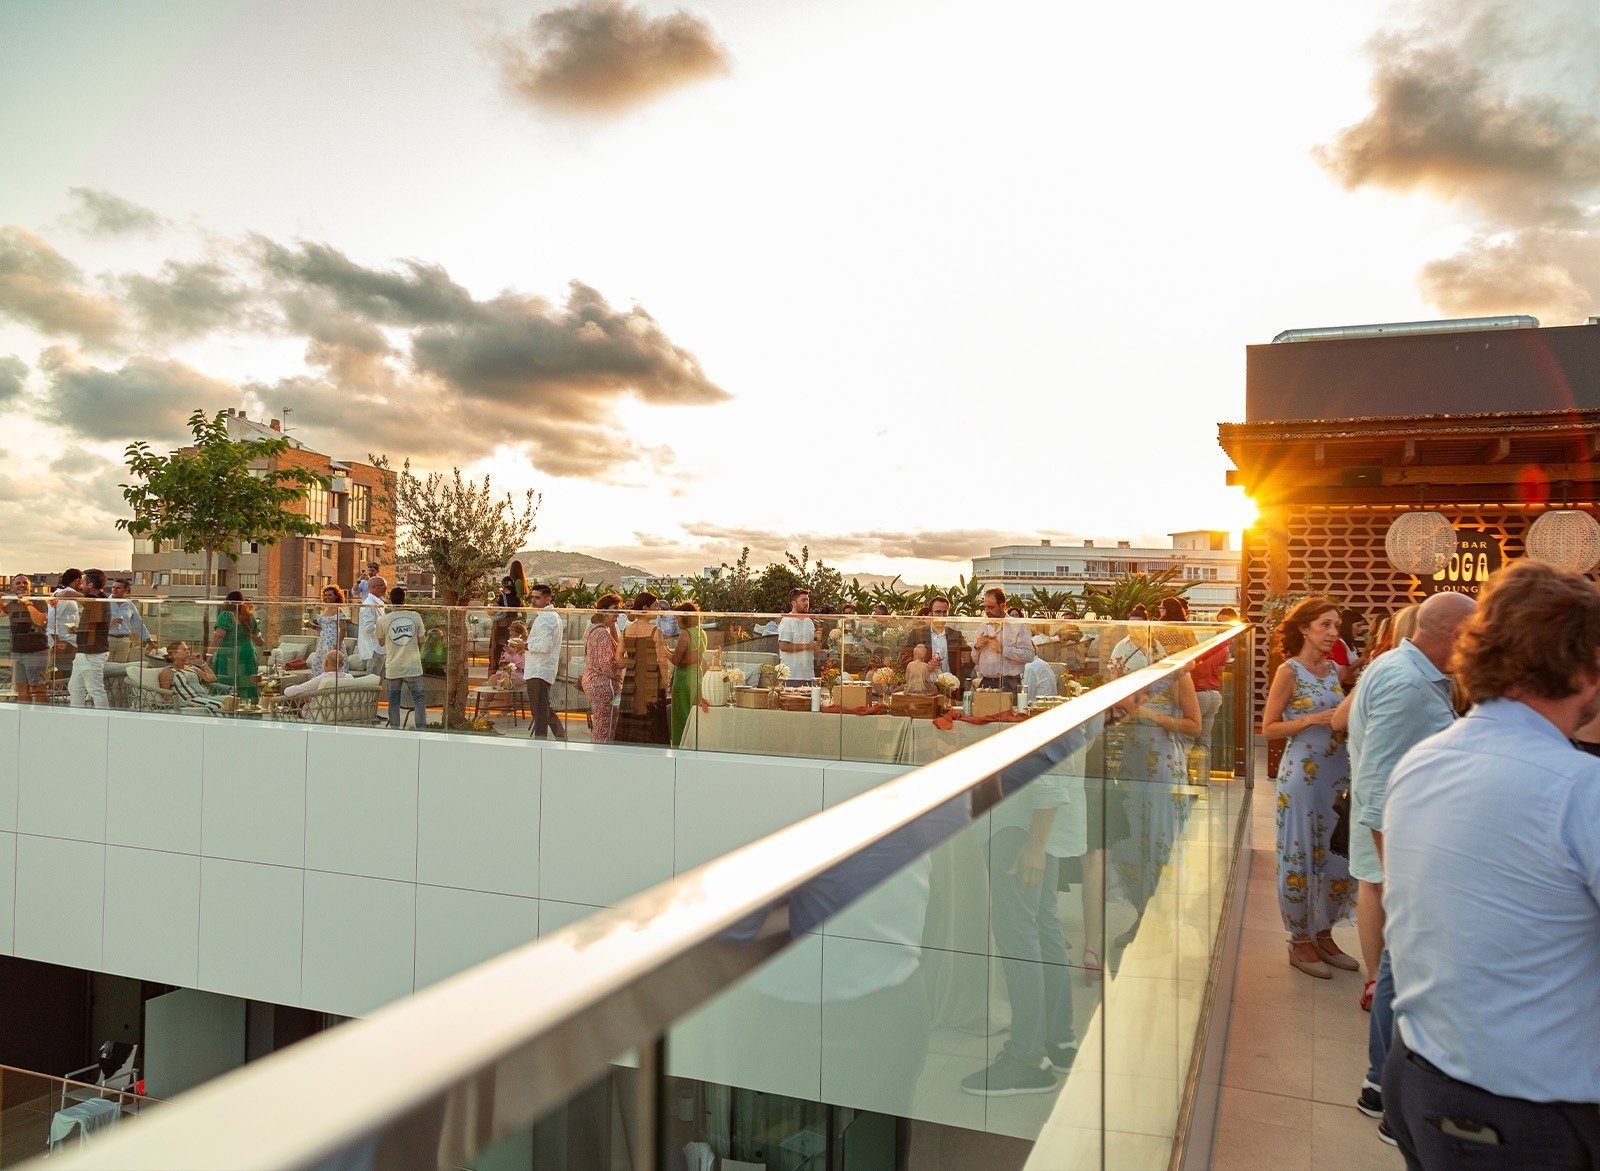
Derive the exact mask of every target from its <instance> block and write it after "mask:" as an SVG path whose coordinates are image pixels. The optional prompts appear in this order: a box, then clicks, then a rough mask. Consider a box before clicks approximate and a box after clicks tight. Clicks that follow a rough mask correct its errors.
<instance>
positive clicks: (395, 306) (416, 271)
mask: <svg viewBox="0 0 1600 1171" xmlns="http://www.w3.org/2000/svg"><path fill="white" fill-rule="evenodd" d="M256 243H257V254H258V256H259V258H260V263H261V266H262V268H263V269H265V270H266V272H267V273H268V274H269V275H270V276H273V277H276V278H278V279H279V280H280V281H281V282H284V284H285V285H286V287H289V288H296V287H299V288H307V289H315V290H321V291H323V292H325V293H326V294H328V296H329V297H331V298H332V300H333V303H334V304H335V305H337V306H338V307H339V308H341V309H343V310H345V311H346V312H349V313H351V314H354V315H355V316H358V317H362V318H366V319H367V320H369V321H377V322H384V323H387V324H391V325H406V326H415V325H432V324H435V323H439V322H447V321H459V320H461V319H462V318H463V317H464V316H466V315H468V314H470V313H471V311H472V309H473V300H472V294H470V293H468V292H467V290H466V289H464V288H462V287H461V286H460V285H458V284H456V282H455V281H453V280H451V279H450V274H449V273H448V272H446V271H445V270H444V269H443V268H442V267H441V266H439V265H436V264H425V263H424V262H422V261H420V260H402V261H401V262H400V270H399V271H384V270H382V269H375V268H367V267H365V266H363V265H360V264H357V263H356V262H355V261H353V260H351V259H350V258H349V257H348V256H346V255H345V254H344V253H343V252H340V251H339V250H338V249H337V248H333V247H330V246H329V245H327V244H316V243H307V242H306V241H303V240H302V241H300V242H298V243H297V244H296V245H295V246H293V247H286V246H284V245H282V244H278V243H276V242H274V241H272V240H267V239H264V238H259V237H258V238H257V241H256Z"/></svg>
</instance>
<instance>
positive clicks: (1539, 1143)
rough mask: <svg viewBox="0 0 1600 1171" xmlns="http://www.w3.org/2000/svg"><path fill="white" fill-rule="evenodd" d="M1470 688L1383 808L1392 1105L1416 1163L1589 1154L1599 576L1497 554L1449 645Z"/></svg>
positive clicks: (1387, 1080) (1597, 1032)
mask: <svg viewBox="0 0 1600 1171" xmlns="http://www.w3.org/2000/svg"><path fill="white" fill-rule="evenodd" d="M1455 666H1456V670H1457V674H1458V676H1459V677H1460V679H1461V682H1462V684H1463V686H1465V688H1466V690H1467V694H1468V697H1469V698H1470V699H1471V700H1472V702H1473V703H1474V704H1475V705H1476V706H1475V707H1474V708H1473V710H1472V711H1471V713H1470V714H1468V715H1467V717H1466V718H1465V719H1462V720H1458V721H1456V723H1455V724H1454V725H1452V726H1451V727H1450V728H1448V729H1447V730H1445V731H1443V732H1440V733H1439V734H1438V735H1436V736H1432V737H1430V738H1429V739H1427V740H1425V741H1423V743H1421V744H1419V745H1418V746H1417V747H1416V748H1413V749H1412V750H1411V751H1410V752H1408V753H1407V754H1406V755H1405V757H1404V758H1403V759H1402V760H1401V762H1400V764H1399V766H1398V767H1397V768H1396V769H1395V771H1394V774H1393V776H1392V777H1391V778H1390V782H1389V795H1388V801H1387V804H1386V806H1385V808H1384V837H1383V858H1384V872H1385V879H1386V882H1385V888H1384V907H1385V910H1386V911H1387V912H1388V924H1387V935H1388V943H1389V951H1390V954H1391V958H1392V962H1393V969H1394V983H1395V999H1394V1010H1395V1035H1394V1043H1393V1046H1392V1048H1391V1049H1390V1051H1389V1059H1388V1062H1387V1064H1386V1065H1385V1066H1384V1076H1383V1098H1384V1122H1385V1123H1386V1124H1387V1126H1388V1128H1389V1129H1390V1130H1391V1131H1392V1132H1393V1134H1394V1136H1395V1138H1396V1140H1397V1141H1398V1143H1399V1146H1400V1149H1401V1151H1402V1152H1403V1153H1404V1154H1405V1157H1406V1164H1407V1166H1408V1167H1410V1168H1428V1169H1430V1171H1431V1169H1433V1168H1454V1167H1529V1168H1531V1167H1557V1166H1559V1167H1591V1168H1592V1167H1597V1166H1600V1110H1597V1109H1596V1105H1597V1104H1600V759H1597V758H1595V757H1592V756H1589V755H1588V754H1587V753H1582V752H1578V751H1576V750H1575V749H1573V747H1572V746H1571V744H1570V743H1568V737H1570V736H1571V735H1572V733H1573V731H1574V730H1575V729H1576V728H1578V727H1579V726H1580V725H1581V724H1583V723H1585V722H1587V721H1588V720H1589V719H1591V718H1593V717H1594V716H1595V715H1596V714H1600V592H1597V591H1596V589H1595V586H1594V584H1593V583H1592V582H1590V581H1588V580H1587V579H1586V578H1583V577H1581V576H1579V575H1577V574H1572V573H1565V572H1562V571H1560V570H1557V569H1554V568H1552V567H1551V566H1549V565H1545V564H1543V563H1541V562H1537V561H1520V562H1516V563H1515V564H1513V565H1511V566H1510V567H1508V568H1506V569H1503V570H1501V571H1499V572H1498V573H1496V574H1495V575H1494V577H1492V578H1491V579H1490V580H1489V583H1488V585H1487V587H1486V588H1485V591H1484V594H1483V598H1482V601H1481V605H1480V608H1479V610H1478V612H1477V614H1476V615H1475V616H1474V617H1473V618H1472V620H1471V621H1470V622H1468V623H1467V625H1466V627H1465V628H1464V630H1463V631H1462V633H1461V637H1460V640H1459V642H1458V644H1457V648H1456V659H1455Z"/></svg>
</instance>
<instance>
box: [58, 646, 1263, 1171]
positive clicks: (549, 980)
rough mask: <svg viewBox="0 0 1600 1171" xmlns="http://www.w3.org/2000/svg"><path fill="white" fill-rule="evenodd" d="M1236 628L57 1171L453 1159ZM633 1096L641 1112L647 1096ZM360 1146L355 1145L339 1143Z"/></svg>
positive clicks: (721, 982) (643, 1043) (305, 1050)
mask: <svg viewBox="0 0 1600 1171" xmlns="http://www.w3.org/2000/svg"><path fill="white" fill-rule="evenodd" d="M1246 630H1248V627H1247V626H1245V625H1243V624H1235V625H1233V626H1231V627H1229V628H1228V629H1227V630H1226V631H1225V632H1224V633H1222V634H1219V635H1217V636H1215V637H1213V638H1211V639H1208V640H1206V641H1205V642H1202V643H1200V644H1198V645H1196V646H1194V647H1192V648H1189V649H1187V650H1185V651H1181V652H1179V653H1177V654H1174V655H1172V656H1170V657H1169V658H1167V659H1164V660H1162V662H1161V663H1159V664H1157V665H1153V666H1150V667H1145V668H1143V669H1141V670H1138V671H1134V672H1131V673H1129V674H1128V675H1125V676H1123V677H1122V678H1120V679H1116V680H1113V681H1111V682H1109V683H1106V684H1103V685H1101V686H1100V687H1097V688H1095V689H1094V690H1093V691H1091V692H1089V693H1086V694H1085V695H1082V696H1079V697H1077V698H1075V699H1070V700H1067V701H1066V702H1064V703H1062V704H1061V705H1060V706H1059V707H1057V708H1055V709H1054V710H1051V711H1048V712H1043V713H1041V714H1039V715H1037V716H1035V717H1033V718H1032V719H1029V720H1026V721H1024V722H1022V723H1019V724H1016V725H1015V726H1013V727H1010V728H1007V729H1005V730H1004V731H1002V732H1000V733H999V734H997V735H994V736H991V737H988V738H987V739H984V740H980V741H978V742H977V743H975V744H972V745H969V746H968V747H966V748H963V749H961V750H959V751H958V752H954V753H952V754H951V755H949V756H947V757H944V758H942V759H940V760H937V761H934V762H933V763H931V764H927V765H924V766H922V767H920V768H917V769H914V770H912V771H911V772H909V773H907V774H905V775H904V776H901V777H898V778H896V779H894V780H892V781H888V782H886V783H884V784H883V785H880V786H878V787H877V788H874V789H872V790H870V791H868V792H866V793H863V794H861V795H860V796H857V797H854V798H852V799H851V800H849V801H846V802H843V803H841V804H839V805H837V806H834V807H833V808H831V809H826V810H824V811H823V812H821V813H818V814H816V815H814V816H812V817H809V818H807V819H805V820H804V821H801V822H798V823H796V824H794V825H791V826H789V827H787V828H785V829H782V830H779V831H778V832H777V833H774V834H771V835H769V836H768V837H765V838H762V839H760V840H759V841H756V842H753V843H751V844H750V845H747V846H743V847H741V848H739V849H737V850H733V851H732V852H730V853H728V854H726V855H724V856H722V857H720V858H717V859H715V860H713V861H711V862H707V863H705V864H704V865H702V866H699V867H697V868H696V869H694V870H691V871H689V872H688V873H687V874H684V875H682V876H680V877H678V878H676V879H673V880H671V881H669V882H665V883H662V884H661V885H659V886H656V887H654V888H652V889H650V890H647V891H645V892H643V893H641V894H638V895H635V896H633V897H632V898H630V899H627V900H626V901H624V902H622V903H620V904H619V905H617V906H616V907H614V908H612V909H610V910H604V911H597V912H596V913H595V914H593V915H591V916H589V917H587V918H585V919H581V920H579V921H578V922H577V923H574V924H573V925H572V926H570V927H567V928H565V929H564V930H562V931H560V932H558V933H556V934H555V935H553V936H551V937H549V938H547V939H542V940H539V941H537V942H535V943H530V944H526V945H524V946H522V947H519V948H517V949H515V950H514V951H511V952H507V953H506V954H504V955H502V956H499V957H497V958H495V959H492V960H489V961H487V962H485V963H482V964H480V965H478V966H477V967H475V968H472V969H469V970H468V971H466V972H462V973H460V974H459V975H457V976H455V977H452V978H451V979H449V980H446V981H444V982H442V983H440V984H437V985H435V986H433V987H432V988H429V989H427V990H426V991H424V992H420V993H418V994H416V995H415V996H413V997H411V998H409V999H407V1000H403V1001H399V1002H397V1003H395V1004H393V1005H390V1006H389V1007H387V1008H384V1009H382V1010H380V1011H379V1012H377V1013H376V1014H374V1015H373V1016H372V1017H371V1018H369V1019H367V1020H365V1021H358V1022H351V1023H349V1024H347V1025H343V1026H341V1027H339V1028H338V1029H334V1030H331V1031H329V1032H327V1033H323V1034H320V1035H319V1036H317V1037H314V1038H312V1039H310V1040H307V1041H303V1042H301V1043H300V1044H297V1045H295V1046H294V1047H293V1048H291V1049H288V1050H285V1051H283V1052H281V1053H277V1054H274V1055H272V1056H270V1057H267V1058H265V1059H263V1060H261V1061H258V1062H255V1063H252V1064H251V1065H249V1066H247V1067H245V1068H243V1069H240V1070H237V1071H235V1072H233V1073H230V1074H228V1075H226V1076H224V1077H222V1078H219V1079H217V1080H216V1081H214V1082H211V1083H208V1084H207V1085H204V1086H201V1087H199V1088H198V1089H195V1090H193V1091H190V1092H189V1093H187V1094H184V1095H183V1096H182V1097H180V1098H178V1099H176V1100H175V1101H174V1102H172V1103H170V1104H169V1105H168V1106H167V1107H166V1108H164V1109H163V1110H161V1111H160V1112H158V1113H157V1114H156V1115H155V1116H154V1117H152V1118H150V1119H148V1120H143V1121H141V1122H140V1124H139V1125H138V1126H137V1127H129V1128H127V1129H126V1130H121V1131H119V1132H118V1133H116V1134H115V1135H111V1136H107V1137H106V1138H105V1139H102V1140H100V1141H98V1142H97V1143H95V1144H94V1145H93V1146H92V1147H87V1148H85V1149H84V1150H83V1151H82V1152H79V1153H75V1154H73V1155H72V1156H70V1157H68V1158H67V1159H65V1160H62V1161H60V1162H59V1163H58V1164H57V1171H72V1169H89V1168H125V1169H128V1171H146V1169H148V1171H156V1169H158V1168H170V1169H173V1171H191V1169H192V1171H212V1169H215V1168H219V1167H233V1168H262V1169H273V1171H286V1169H292V1168H311V1167H319V1166H328V1167H332V1166H339V1167H348V1166H355V1165H379V1164H381V1165H382V1166H385V1167H393V1166H403V1167H417V1168H428V1169H431V1168H433V1167H435V1166H442V1165H447V1164H453V1165H461V1164H464V1163H465V1162H466V1161H467V1160H468V1159H470V1158H471V1157H472V1156H473V1155H474V1154H476V1153H477V1152H478V1151H481V1150H485V1149H487V1148H488V1147H490V1146H492V1145H493V1144H494V1143H495V1142H497V1141H498V1140H500V1139H501V1138H504V1137H506V1136H508V1135H511V1134H513V1133H515V1132H516V1131H518V1130H520V1129H522V1128H524V1127H527V1126H529V1125H531V1124H532V1123H534V1122H535V1121H537V1120H538V1119H539V1118H541V1117H543V1116H544V1115H545V1114H546V1113H548V1112H549V1111H550V1110H551V1109H553V1108H555V1107H556V1106H558V1105H560V1104H561V1103H563V1102H565V1101H567V1100H568V1099H569V1098H571V1097H572V1096H573V1095H575V1094H577V1093H578V1092H580V1091H581V1090H583V1089H584V1088H585V1087H587V1086H588V1085H589V1084H590V1083H592V1082H593V1081H594V1080H595V1079H596V1078H597V1077H599V1076H600V1075H601V1074H602V1073H603V1072H604V1070H605V1069H606V1067H607V1065H608V1064H609V1063H610V1062H612V1061H614V1060H615V1059H616V1058H618V1057H619V1056H621V1055H622V1054H625V1053H627V1052H628V1051H630V1050H638V1051H639V1056H640V1063H641V1067H642V1068H641V1073H645V1072H660V1070H659V1059H660V1048H659V1045H658V1041H659V1039H660V1038H661V1037H662V1036H663V1035H664V1034H665V1033H666V1032H667V1031H668V1030H669V1029H670V1028H671V1026H672V1025H673V1024H674V1023H675V1022H677V1021H679V1020H681V1019H682V1018H683V1017H684V1016H685V1015H686V1014H687V1013H689V1012H691V1011H692V1010H694V1009H695V1008H697V1007H699V1006H700V1005H701V1004H703V1003H705V1002H706V1001H707V1000H709V999H710V998H711V997H712V996H714V995H716V994H717V993H718V992H721V991H722V990H724V989H725V988H727V987H728V986H729V985H730V984H732V983H733V982H734V981H735V980H737V979H738V978H739V977H741V976H742V975H744V974H745V973H747V972H749V971H751V970H752V969H754V968H755V967H757V966H758V965H760V964H761V963H763V962H765V961H766V960H767V959H769V958H770V957H771V956H773V955H775V954H776V953H777V952H778V951H780V950H782V948H783V947H784V946H786V945H787V944H788V942H789V939H788V937H787V934H786V933H767V934H764V935H761V936H758V938H757V939H756V940H755V942H754V943H752V944H748V945H744V944H741V945H734V944H731V943H728V942H726V941H725V940H724V939H723V938H722V936H723V933H724V932H726V931H727V930H728V929H729V928H730V927H732V926H733V925H734V924H736V923H739V922H740V921H742V920H747V919H749V918H750V917H751V916H755V915H760V914H762V913H763V912H767V911H770V910H771V909H772V908H774V907H775V906H779V905H781V904H782V902H783V900H784V899H785V898H787V897H788V896H789V895H790V894H792V893H793V892H795V891H796V890H797V889H799V888H800V887H801V886H802V885H804V884H805V883H807V882H808V881H810V880H811V879H814V878H816V877H817V876H818V875H819V874H822V873H823V872H824V871H826V870H828V869H830V868H831V867H834V866H836V865H838V864H840V863H842V862H845V861H847V860H849V859H850V858H852V857H854V856H855V855H857V854H859V853H861V852H862V851H864V850H866V849H868V848H870V847H872V846H874V845H876V844H877V843H879V842H881V841H883V840H884V839H885V838H887V837H888V836H889V835H891V834H893V833H895V832H896V831H897V830H900V829H903V828H904V827H905V826H907V825H909V824H911V823H912V822H914V821H916V820H917V819H919V818H922V817H925V816H927V815H929V814H932V813H934V812H935V811H937V810H939V809H940V808H941V807H942V806H944V805H946V804H947V803H949V802H951V801H953V800H956V799H959V798H962V797H965V796H966V795H968V794H970V793H972V792H973V791H974V790H975V789H977V788H978V787H979V786H980V785H982V784H983V783H984V782H985V781H987V780H988V779H989V778H991V777H994V776H996V775H997V774H1000V773H1002V772H1004V773H1005V774H1006V775H1007V776H1008V778H1013V779H1015V780H1018V781H1022V782H1024V783H1025V782H1027V781H1030V780H1032V779H1033V778H1034V777H1035V776H1037V775H1039V774H1041V773H1043V772H1044V771H1045V770H1046V769H1048V768H1049V767H1050V766H1051V765H1052V764H1053V763H1055V762H1056V760H1057V759H1058V758H1059V756H1060V752H1059V751H1057V750H1056V749H1058V748H1059V742H1060V741H1062V740H1063V738H1064V737H1066V736H1068V735H1069V734H1071V733H1072V732H1074V731H1076V730H1078V729H1081V728H1083V727H1085V726H1086V725H1088V724H1089V723H1090V721H1092V720H1093V719H1094V718H1096V717H1098V716H1102V715H1104V714H1105V713H1106V712H1108V711H1109V710H1110V709H1111V708H1113V707H1115V706H1116V705H1118V704H1121V703H1123V702H1124V701H1125V700H1127V699H1128V698H1129V697H1130V696H1133V695H1134V694H1136V693H1138V692H1140V691H1143V690H1145V689H1146V688H1149V687H1153V686H1155V685H1157V684H1159V683H1161V682H1163V681H1165V680H1167V679H1171V678H1174V677H1175V676H1177V675H1178V674H1180V673H1182V672H1183V671H1185V670H1187V669H1188V667H1189V666H1190V665H1192V664H1193V663H1194V662H1195V661H1196V660H1197V659H1199V658H1201V657H1202V656H1204V655H1206V654H1208V653H1210V652H1211V651H1214V650H1216V649H1218V648H1220V647H1222V646H1225V645H1227V644H1228V643H1229V642H1231V641H1232V640H1233V639H1235V638H1237V637H1238V636H1239V635H1240V634H1241V633H1243V632H1244V631H1246ZM643 1080H644V1079H643V1078H641V1082H642V1081H643ZM641 1106H642V1108H643V1110H644V1111H645V1112H647V1113H648V1111H649V1108H650V1103H649V1102H648V1101H644V1102H642V1103H641ZM654 1121H655V1120H654V1119H646V1120H645V1121H643V1122H641V1126H640V1130H641V1132H642V1133H644V1134H646V1135H651V1134H652V1132H653V1130H654ZM363 1146H365V1147H366V1150H364V1151H360V1152H358V1153H356V1157H357V1158H358V1159H359V1160H360V1162H359V1163H355V1162H350V1161H348V1159H349V1156H351V1155H352V1153H353V1150H354V1149H356V1148H361V1147H363ZM643 1146H644V1147H645V1157H644V1159H643V1160H642V1161H636V1164H635V1165H636V1166H640V1167H643V1168H647V1169H648V1168H653V1167H654V1166H655V1162H654V1157H655V1154H654V1152H655V1150H658V1149H659V1148H658V1145H653V1144H652V1143H649V1142H647V1143H645V1144H643ZM380 1149H381V1151H382V1157H381V1158H377V1152H378V1151H379V1150H380ZM340 1156H345V1157H346V1158H344V1159H340V1161H338V1162H337V1163H334V1162H333V1160H335V1159H339V1158H340ZM374 1160H376V1161H374Z"/></svg>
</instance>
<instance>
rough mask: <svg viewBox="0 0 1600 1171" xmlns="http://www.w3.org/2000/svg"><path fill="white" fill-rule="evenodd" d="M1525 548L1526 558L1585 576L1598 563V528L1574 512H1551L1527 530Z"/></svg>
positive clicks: (1582, 514) (1593, 521)
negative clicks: (1526, 551)
mask: <svg viewBox="0 0 1600 1171" xmlns="http://www.w3.org/2000/svg"><path fill="white" fill-rule="evenodd" d="M1527 546H1528V556H1529V557H1532V558H1535V559H1536V560H1539V561H1547V562H1549V563H1550V564H1551V565H1554V566H1555V567H1556V568H1557V569H1568V570H1571V571H1572V572H1573V573H1588V572H1589V571H1590V570H1591V569H1593V568H1594V567H1595V564H1596V563H1597V562H1600V524H1596V523H1595V519H1594V517H1592V516H1590V515H1589V514H1588V513H1587V512H1579V511H1578V510H1577V509H1576V508H1557V509H1552V510H1551V511H1550V512H1547V513H1545V514H1544V515H1543V516H1541V517H1540V518H1539V519H1538V520H1536V521H1534V522H1533V525H1532V526H1531V527H1530V528H1529V529H1528V539H1527Z"/></svg>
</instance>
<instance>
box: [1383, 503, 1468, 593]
mask: <svg viewBox="0 0 1600 1171" xmlns="http://www.w3.org/2000/svg"><path fill="white" fill-rule="evenodd" d="M1383 547H1384V550H1385V551H1386V552H1387V553H1388V554H1389V564H1390V565H1393V566H1394V567H1395V568H1396V569H1399V570H1402V571H1404V572H1406V573H1413V574H1416V576H1418V577H1430V576H1432V575H1433V574H1435V573H1438V572H1439V571H1440V570H1441V569H1443V568H1444V567H1445V566H1446V565H1449V564H1450V554H1452V553H1454V552H1455V551H1456V532H1455V530H1454V529H1452V528H1451V527H1450V522H1449V521H1448V520H1446V519H1445V518H1444V517H1443V516H1442V515H1440V514H1439V513H1437V512H1402V513H1401V514H1400V515H1399V516H1397V517H1395V518H1394V523H1393V524H1392V525H1390V526H1389V532H1388V534H1387V535H1386V536H1385V537H1384V538H1383Z"/></svg>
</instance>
